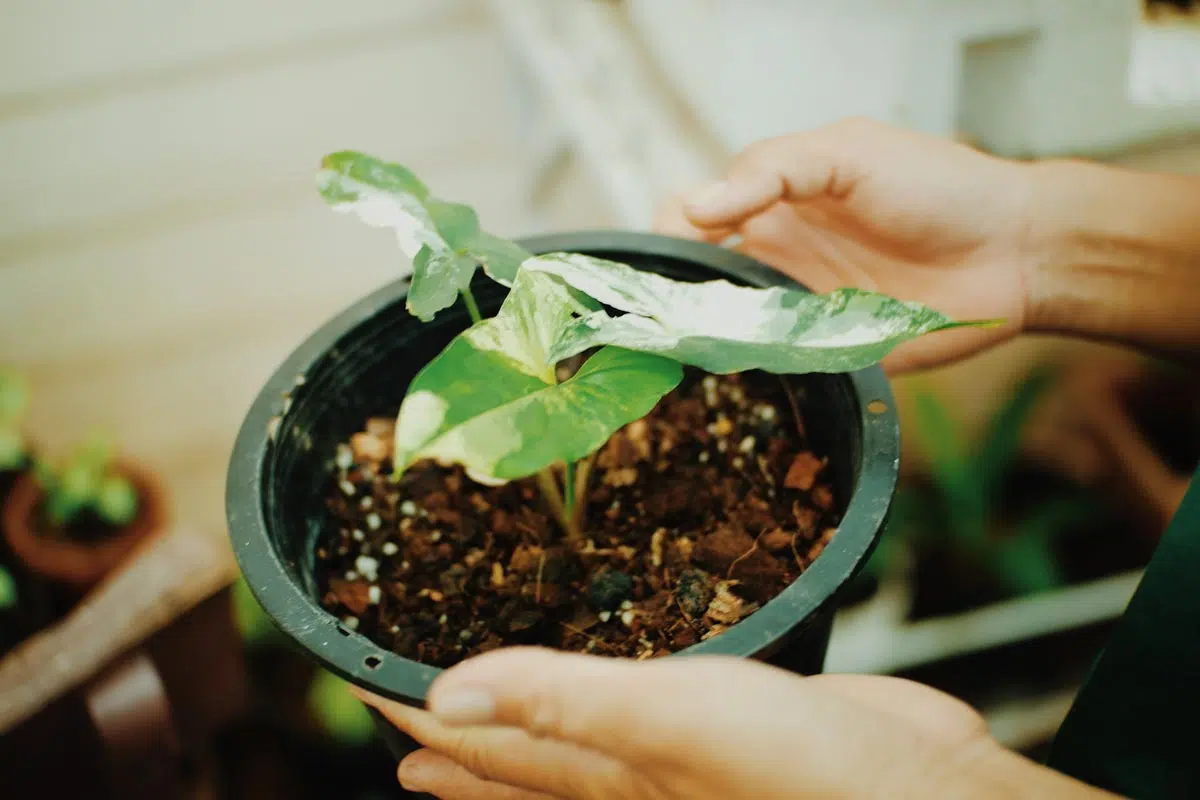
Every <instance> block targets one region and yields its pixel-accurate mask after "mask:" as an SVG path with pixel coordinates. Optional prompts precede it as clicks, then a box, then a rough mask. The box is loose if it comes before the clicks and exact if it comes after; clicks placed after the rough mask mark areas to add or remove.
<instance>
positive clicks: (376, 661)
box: [363, 656, 383, 669]
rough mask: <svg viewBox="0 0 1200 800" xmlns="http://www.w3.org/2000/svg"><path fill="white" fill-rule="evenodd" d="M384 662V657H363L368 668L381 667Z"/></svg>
mask: <svg viewBox="0 0 1200 800" xmlns="http://www.w3.org/2000/svg"><path fill="white" fill-rule="evenodd" d="M382 663H383V659H382V658H380V657H379V656H367V657H366V658H364V659H363V664H364V665H365V666H366V668H367V669H379V666H380V664H382Z"/></svg>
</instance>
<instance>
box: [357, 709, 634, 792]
mask: <svg viewBox="0 0 1200 800" xmlns="http://www.w3.org/2000/svg"><path fill="white" fill-rule="evenodd" d="M356 693H357V694H358V695H359V696H360V697H361V698H362V699H363V701H364V702H367V703H369V704H370V705H372V706H374V707H375V708H377V709H379V711H380V712H381V713H382V714H383V715H384V716H385V717H386V718H387V719H388V721H389V722H391V723H392V724H393V725H395V726H396V727H397V728H399V729H400V730H402V731H404V732H405V733H407V734H408V735H409V736H411V737H412V738H414V739H416V740H417V741H418V742H420V743H421V744H422V745H423V746H425V747H426V748H428V749H429V750H430V751H433V752H435V753H438V754H440V755H442V756H445V757H446V758H448V759H450V760H451V761H453V762H455V763H457V764H458V765H460V766H461V767H463V768H464V769H465V770H467V771H468V772H470V773H471V774H473V775H474V776H476V777H477V778H479V779H481V780H485V781H490V782H494V783H498V784H505V785H508V786H514V787H517V788H521V789H526V790H529V791H534V792H545V793H548V794H551V795H554V796H556V797H570V798H588V797H611V796H623V795H621V794H620V791H623V790H624V789H626V788H627V787H629V786H630V785H632V784H633V782H634V776H633V775H632V773H631V772H630V771H629V769H628V768H627V767H626V766H625V765H623V764H621V763H619V762H617V761H615V760H614V759H612V758H609V757H608V756H604V755H601V754H600V753H597V752H594V751H590V750H587V749H585V748H582V747H579V746H577V745H574V744H571V743H569V742H558V741H553V740H550V739H536V738H534V737H533V736H531V735H530V734H529V733H527V732H526V731H524V730H521V729H519V728H513V727H496V726H472V727H453V726H450V725H446V724H444V723H443V722H441V721H440V720H438V718H437V717H436V716H434V715H433V714H432V713H430V712H428V711H424V710H422V709H418V708H412V707H411V706H406V705H403V704H401V703H395V702H392V701H390V700H384V699H382V698H379V697H375V696H373V695H369V694H366V693H364V692H362V691H361V690H359V691H357V692H356ZM454 796H456V797H457V795H454Z"/></svg>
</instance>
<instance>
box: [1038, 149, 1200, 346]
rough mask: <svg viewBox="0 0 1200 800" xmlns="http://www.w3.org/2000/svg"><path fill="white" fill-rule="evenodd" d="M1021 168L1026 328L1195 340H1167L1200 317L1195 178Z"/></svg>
mask: <svg viewBox="0 0 1200 800" xmlns="http://www.w3.org/2000/svg"><path fill="white" fill-rule="evenodd" d="M1027 169H1028V170H1029V171H1030V172H1029V174H1030V182H1031V197H1032V200H1031V203H1030V221H1029V231H1028V235H1029V242H1028V245H1029V253H1030V258H1029V263H1028V264H1027V269H1028V272H1027V274H1026V275H1025V286H1026V292H1027V299H1026V302H1027V317H1026V329H1027V330H1029V331H1035V332H1043V333H1067V334H1075V335H1080V336H1085V337H1090V338H1102V339H1115V340H1122V341H1126V342H1128V343H1132V344H1142V345H1147V346H1152V347H1153V346H1167V347H1170V346H1173V345H1181V344H1184V345H1189V346H1195V345H1196V344H1200V342H1189V341H1172V339H1179V338H1180V334H1182V333H1184V332H1185V331H1192V332H1194V327H1195V326H1194V322H1193V321H1194V320H1195V319H1196V318H1197V314H1200V286H1198V285H1197V283H1196V280H1195V267H1194V262H1195V259H1196V258H1197V256H1200V224H1198V223H1200V183H1198V182H1197V179H1196V178H1193V177H1190V176H1181V175H1160V174H1150V173H1138V172H1133V171H1129V170H1123V169H1118V168H1114V167H1108V166H1103V165H1099V164H1094V163H1088V162H1082V161H1067V160H1054V161H1045V162H1041V163H1037V164H1033V165H1029V166H1028V167H1027ZM1156 317H1157V319H1156Z"/></svg>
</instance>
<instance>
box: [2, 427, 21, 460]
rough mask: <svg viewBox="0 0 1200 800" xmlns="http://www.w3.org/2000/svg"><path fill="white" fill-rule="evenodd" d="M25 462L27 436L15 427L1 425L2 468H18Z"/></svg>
mask: <svg viewBox="0 0 1200 800" xmlns="http://www.w3.org/2000/svg"><path fill="white" fill-rule="evenodd" d="M24 463H25V438H24V437H23V436H21V432H20V431H19V430H16V429H15V428H3V427H0V470H10V469H17V468H19V467H20V466H21V465H22V464H24Z"/></svg>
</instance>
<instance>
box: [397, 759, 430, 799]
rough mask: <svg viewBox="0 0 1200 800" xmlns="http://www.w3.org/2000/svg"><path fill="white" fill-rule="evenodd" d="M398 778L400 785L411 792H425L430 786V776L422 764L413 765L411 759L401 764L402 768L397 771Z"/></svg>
mask: <svg viewBox="0 0 1200 800" xmlns="http://www.w3.org/2000/svg"><path fill="white" fill-rule="evenodd" d="M396 778H397V779H398V780H399V781H400V785H401V786H402V787H404V788H405V789H406V790H408V791H410V792H423V791H425V787H426V786H428V785H429V780H428V778H429V775H428V774H427V771H426V769H425V768H424V767H422V766H421V764H420V762H417V763H413V760H412V759H411V758H406V759H404V760H403V761H401V762H400V768H399V769H397V770H396Z"/></svg>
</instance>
